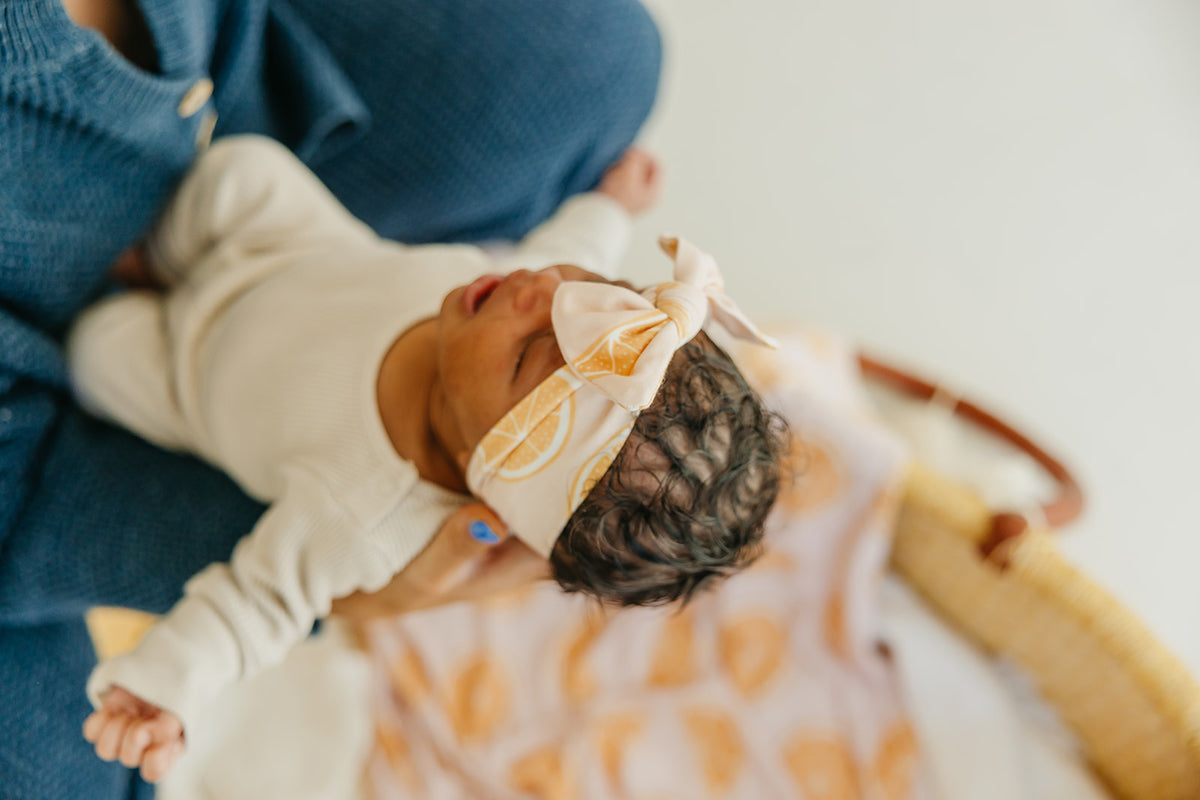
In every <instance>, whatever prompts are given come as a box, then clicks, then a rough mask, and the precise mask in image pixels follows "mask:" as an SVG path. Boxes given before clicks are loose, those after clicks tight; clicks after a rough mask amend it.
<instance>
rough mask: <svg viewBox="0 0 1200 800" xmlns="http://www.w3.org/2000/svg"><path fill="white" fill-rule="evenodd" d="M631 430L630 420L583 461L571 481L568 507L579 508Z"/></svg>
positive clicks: (610, 463) (606, 470) (619, 450)
mask: <svg viewBox="0 0 1200 800" xmlns="http://www.w3.org/2000/svg"><path fill="white" fill-rule="evenodd" d="M632 430H633V423H632V422H630V423H629V424H628V425H626V426H625V427H624V428H622V429H621V430H619V431H617V432H616V433H615V434H613V436H612V438H610V439H609V440H608V441H607V442H605V443H604V445H603V446H601V448H600V449H599V450H597V451H596V452H595V453H593V454H592V457H591V458H589V459H588V460H587V461H585V462H583V466H582V467H580V468H579V471H578V472H576V473H575V480H573V481H571V496H570V497H569V498H568V501H569V503H568V508H579V504H580V503H582V502H583V499H584V498H585V497H587V496H588V492H590V491H592V487H594V486H595V485H596V482H597V481H599V480H600V479H601V478H602V477H604V473H605V472H608V468H609V467H611V466H612V463H613V461H614V460H615V459H616V457H617V453H619V452H621V448H622V447H623V446H624V445H625V440H626V439H628V438H629V432H630V431H632Z"/></svg>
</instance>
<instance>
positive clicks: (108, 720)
mask: <svg viewBox="0 0 1200 800" xmlns="http://www.w3.org/2000/svg"><path fill="white" fill-rule="evenodd" d="M83 738H85V739H87V740H88V741H89V742H91V743H92V744H94V745H95V746H96V755H98V756H100V757H101V758H103V759H104V760H105V761H112V760H113V759H119V760H120V761H121V763H122V764H124V765H125V766H127V767H137V766H140V767H141V768H142V778H143V779H145V780H147V781H149V782H150V783H154V782H155V781H157V780H159V779H161V778H162V777H163V776H164V775H166V774H167V770H169V769H170V768H171V767H172V766H174V764H175V762H176V761H178V760H179V756H181V755H182V754H183V723H181V722H180V721H179V717H177V716H175V715H174V714H172V713H171V712H170V711H166V710H164V709H161V708H159V707H158V706H156V705H152V704H150V703H147V702H146V701H145V700H143V699H141V698H140V697H137V696H136V695H132V694H130V693H129V692H127V691H125V690H124V689H122V688H121V687H119V686H114V687H113V688H112V689H109V691H108V694H106V695H104V702H103V703H102V704H101V706H100V708H99V709H97V710H96V711H94V712H92V714H91V716H89V717H88V718H87V720H86V721H84V723H83Z"/></svg>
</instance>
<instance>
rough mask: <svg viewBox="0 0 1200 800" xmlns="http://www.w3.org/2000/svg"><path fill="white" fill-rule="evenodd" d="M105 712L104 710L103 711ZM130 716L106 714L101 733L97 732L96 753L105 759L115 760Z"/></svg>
mask: <svg viewBox="0 0 1200 800" xmlns="http://www.w3.org/2000/svg"><path fill="white" fill-rule="evenodd" d="M101 713H103V712H101ZM128 727H129V717H127V716H126V715H124V714H106V715H105V719H104V721H103V723H102V724H101V728H100V731H99V733H97V734H96V741H95V742H94V744H95V745H96V755H98V756H100V757H101V758H102V759H104V760H105V761H113V760H114V759H116V757H117V756H118V755H119V754H120V750H121V742H122V740H123V739H124V738H125V729H126V728H128Z"/></svg>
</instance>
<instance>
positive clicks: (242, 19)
mask: <svg viewBox="0 0 1200 800" xmlns="http://www.w3.org/2000/svg"><path fill="white" fill-rule="evenodd" d="M138 5H139V6H140V8H141V9H142V11H143V13H144V15H145V17H146V19H147V22H148V25H149V28H150V30H151V31H152V33H153V36H154V39H155V44H156V49H157V54H158V61H159V64H158V66H159V69H158V72H157V73H153V74H152V73H147V72H142V71H140V70H138V69H136V68H134V67H132V66H131V65H129V64H128V63H126V62H125V61H123V60H122V59H121V58H120V56H118V55H117V54H116V53H115V52H114V51H113V50H112V49H111V48H110V47H109V46H108V44H107V43H106V42H104V41H103V40H102V39H101V38H100V37H99V36H98V35H96V34H94V33H92V32H90V31H85V30H81V29H79V28H77V27H75V26H74V25H73V24H71V22H70V20H69V19H68V18H67V17H66V15H65V13H64V11H63V9H62V6H61V4H60V2H59V0H6V1H5V2H2V3H0V184H2V185H3V186H4V191H3V192H0V628H4V629H5V630H3V631H0V635H3V636H4V637H5V639H4V643H3V646H0V709H4V711H3V712H0V714H3V718H2V719H0V723H2V725H0V729H3V730H5V731H16V730H43V731H47V730H50V729H51V728H53V726H55V725H60V724H61V726H62V730H63V733H64V736H68V735H69V737H70V738H71V739H72V741H70V742H67V741H66V740H65V739H64V740H63V741H61V742H60V741H58V739H59V738H62V737H54V736H45V737H40V738H39V737H32V736H31V737H30V738H25V737H20V736H12V737H6V738H5V741H4V742H2V743H0V798H4V800H9V798H37V799H38V800H43V799H44V798H58V797H69V798H76V797H101V798H103V797H126V796H131V794H130V793H131V792H132V791H134V789H133V788H132V787H133V786H135V785H136V784H135V783H134V782H131V779H130V777H129V774H128V772H127V771H125V770H124V769H123V768H121V767H120V766H119V765H116V764H105V763H103V762H100V761H99V760H98V759H95V758H94V756H90V755H87V757H86V758H83V757H82V755H81V754H83V750H82V749H81V748H79V747H77V746H76V745H77V742H75V741H74V737H75V736H77V732H78V728H79V724H80V723H81V722H82V718H81V717H80V716H79V714H78V713H76V712H77V711H78V709H79V708H85V707H86V700H85V699H84V697H83V693H82V686H83V683H84V680H85V678H86V675H87V672H88V670H89V669H90V659H91V654H90V650H89V649H88V644H87V639H86V636H84V635H83V630H84V629H83V624H82V621H81V619H80V617H81V615H82V612H83V611H84V610H85V609H86V608H88V607H89V606H92V605H97V604H106V605H127V606H132V607H136V608H143V609H147V610H151V611H157V612H162V611H165V610H166V609H167V608H169V607H170V605H171V604H172V603H173V602H174V601H175V600H176V599H177V598H178V597H179V594H180V591H181V588H182V586H183V584H184V582H185V581H186V580H187V578H188V577H189V576H191V575H192V574H193V573H195V572H196V571H197V570H199V569H200V568H202V567H203V566H205V565H206V564H208V563H211V562H213V561H218V560H223V559H226V558H228V556H229V553H230V552H231V550H232V548H233V545H234V543H235V542H236V541H237V540H238V538H239V537H240V536H242V535H243V534H244V533H246V532H247V531H249V530H250V528H251V526H252V525H253V523H254V521H255V520H256V519H257V518H258V516H259V515H260V514H261V512H262V506H261V505H260V504H258V503H256V502H254V501H253V500H251V499H249V498H248V497H246V496H245V494H244V493H243V492H241V491H240V490H239V489H238V488H237V486H236V485H235V484H234V483H233V482H232V481H230V480H229V479H228V478H227V477H225V476H224V475H222V474H221V473H220V472H218V471H216V470H214V469H212V468H211V467H209V466H207V465H205V464H204V463H202V462H201V461H199V460H197V459H195V458H193V457H190V456H185V455H180V454H176V453H171V452H167V451H165V450H163V449H160V448H158V447H155V446H153V445H151V444H148V443H146V442H144V441H142V440H141V439H139V438H137V437H135V436H133V435H131V434H129V433H127V432H125V431H123V430H120V429H118V428H116V427H114V426H111V425H108V424H104V423H101V422H97V421H95V420H94V419H92V418H90V417H88V416H87V415H85V414H83V413H82V412H80V411H79V410H78V409H77V408H76V407H75V406H74V404H73V403H72V402H71V401H70V399H69V397H68V394H67V391H66V388H67V383H68V382H67V374H66V368H65V362H64V359H63V355H62V349H61V336H62V333H63V332H64V331H65V329H66V328H67V326H68V325H69V323H70V321H71V319H72V318H73V317H74V316H75V315H76V314H77V313H78V312H79V311H80V310H81V309H82V308H83V307H84V306H85V305H86V304H87V303H88V302H90V301H91V300H93V299H94V298H95V297H96V296H97V295H98V294H100V293H101V292H103V291H105V288H106V284H107V278H106V275H107V271H108V266H109V264H111V262H112V260H113V258H114V257H115V256H116V255H117V254H118V253H119V252H120V251H121V250H123V249H124V248H125V247H127V246H128V245H129V244H131V243H132V242H134V241H136V240H137V239H138V238H140V237H141V236H142V235H143V234H144V232H145V231H146V230H147V229H148V228H149V227H150V225H151V223H152V222H153V220H154V217H155V215H156V214H157V212H158V210H159V209H160V208H161V207H162V205H163V204H164V202H165V201H166V199H167V197H168V196H169V195H170V193H171V191H172V190H173V189H174V187H175V186H176V184H177V183H178V181H179V180H180V178H181V176H182V175H183V173H184V172H185V171H186V169H187V168H188V166H189V165H190V164H191V162H192V160H193V159H194V157H195V154H196V150H197V147H196V143H197V139H198V138H200V139H202V138H203V136H202V134H203V128H204V126H205V125H206V122H205V119H206V117H208V115H209V112H216V113H218V115H219V116H218V120H217V124H216V135H217V136H218V137H220V136H222V135H225V134H231V133H237V132H258V133H264V134H267V135H269V136H272V137H273V138H276V139H279V140H280V141H282V142H283V143H284V144H286V145H288V146H289V147H290V148H291V149H293V150H294V151H295V152H297V153H298V154H299V155H300V156H301V157H303V158H304V159H305V160H306V161H307V162H308V163H310V164H312V165H315V166H317V167H318V169H319V171H320V174H321V177H322V178H323V179H324V180H326V181H327V182H328V183H329V184H330V185H332V186H334V187H335V191H336V193H337V194H338V195H339V199H341V200H342V201H343V202H344V203H346V204H347V205H349V206H351V207H352V208H353V209H354V210H355V212H356V213H357V214H359V215H360V216H362V217H363V218H364V219H366V220H367V221H368V222H370V223H371V224H372V225H373V226H374V227H376V228H377V229H378V230H380V231H381V232H383V233H387V234H391V235H403V236H404V237H405V238H407V239H410V240H412V241H429V240H433V239H478V238H490V237H505V236H509V237H516V236H519V235H521V234H522V233H524V231H525V230H527V229H528V228H529V227H532V225H534V224H536V223H537V222H538V221H540V220H541V219H542V218H544V217H545V216H546V215H547V214H549V213H550V211H551V210H552V209H553V208H554V207H555V206H556V205H557V204H558V202H559V201H560V200H561V199H562V198H564V197H566V196H568V195H570V194H572V193H573V192H576V191H579V190H580V189H583V188H586V187H587V186H588V185H590V184H591V183H594V182H595V181H596V180H598V178H599V176H600V175H601V174H602V171H603V168H604V166H606V165H607V163H608V162H609V161H610V160H611V159H612V158H613V157H615V156H616V155H617V154H618V153H619V152H620V151H621V150H622V149H623V148H624V147H625V146H627V144H628V143H629V142H630V141H632V139H633V137H634V135H635V134H636V131H637V128H638V127H639V125H640V124H641V121H642V120H643V119H644V117H645V115H646V114H647V113H648V110H649V108H650V105H651V103H652V101H653V97H654V93H655V89H656V85H657V78H658V67H659V57H660V50H659V39H658V35H657V32H656V30H655V28H654V25H653V23H652V22H651V21H650V19H649V18H648V16H647V15H646V14H645V11H644V10H643V9H642V8H641V7H640V6H639V5H637V3H636V2H633V1H632V0H604V1H603V2H596V1H595V0H586V2H585V1H584V0H564V2H559V3H545V4H529V3H519V2H513V1H512V0H494V2H486V3H485V2H482V1H481V0H457V1H456V2H453V3H450V4H430V3H424V2H416V0H412V1H411V2H389V3H369V2H361V1H360V0H346V1H345V2H339V3H315V2H314V3H310V4H303V3H297V4H292V5H288V4H286V3H285V2H282V0H236V2H235V1H234V0H223V1H221V2H218V0H199V2H193V1H192V0H187V2H185V1H184V0H140V2H139V4H138ZM444 6H452V8H446V7H444ZM205 78H207V79H211V81H212V83H213V84H214V87H215V89H214V92H213V94H212V97H211V99H209V100H208V101H207V102H206V103H205V104H204V106H203V108H202V109H200V110H198V111H197V112H195V113H192V114H190V115H185V114H182V113H181V111H180V102H181V100H182V99H183V97H184V96H185V95H186V94H187V93H188V91H189V90H190V89H192V87H194V86H195V85H196V83H197V81H200V80H202V79H205ZM480 98H482V100H481V99H480ZM485 101H486V102H485ZM435 121H436V124H435ZM387 226H391V227H387ZM14 626H42V627H28V628H27V629H26V630H23V631H15V630H13V631H11V634H10V632H9V631H8V630H7V629H8V628H13V627H14ZM39 631H40V633H39ZM35 697H36V698H39V703H40V705H39V706H36V707H34V706H31V705H30V698H35ZM72 709H74V710H72ZM47 715H48V716H47ZM64 715H66V716H64ZM46 725H49V726H50V727H45V726H46ZM39 726H42V727H39ZM31 764H32V765H36V768H35V769H32V770H30V769H28V767H29V765H31ZM114 775H117V776H119V777H115V778H114V777H113V776H114Z"/></svg>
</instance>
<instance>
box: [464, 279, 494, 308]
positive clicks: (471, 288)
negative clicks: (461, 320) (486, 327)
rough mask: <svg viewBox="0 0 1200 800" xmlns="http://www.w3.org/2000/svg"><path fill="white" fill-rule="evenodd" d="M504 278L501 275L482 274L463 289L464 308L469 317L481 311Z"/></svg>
mask: <svg viewBox="0 0 1200 800" xmlns="http://www.w3.org/2000/svg"><path fill="white" fill-rule="evenodd" d="M502 280H503V279H502V278H501V277H500V276H499V275H480V276H479V277H478V278H476V279H475V280H474V281H472V282H471V283H470V284H468V285H467V288H466V290H465V291H463V296H462V302H463V310H464V311H465V312H466V313H467V316H468V317H470V316H474V315H475V313H476V312H478V311H479V309H480V307H482V306H483V303H484V301H486V300H487V299H488V298H489V297H491V296H492V292H494V291H496V287H497V286H499V285H500V283H501V281H502Z"/></svg>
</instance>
